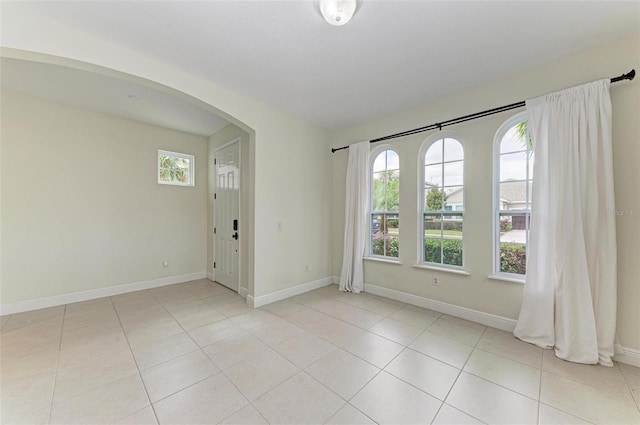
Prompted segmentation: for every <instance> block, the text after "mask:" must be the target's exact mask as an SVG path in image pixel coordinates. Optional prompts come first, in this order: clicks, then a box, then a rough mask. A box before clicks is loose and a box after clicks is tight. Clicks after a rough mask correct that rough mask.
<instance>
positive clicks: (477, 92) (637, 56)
mask: <svg viewBox="0 0 640 425" xmlns="http://www.w3.org/2000/svg"><path fill="white" fill-rule="evenodd" d="M472 65H473V64H470V66H469V72H473V66H472ZM631 68H636V70H640V40H638V38H637V37H636V38H631V39H625V40H619V41H617V42H616V43H613V44H611V45H606V46H601V47H599V48H597V49H593V50H591V51H587V52H583V53H581V54H578V55H574V56H571V57H567V58H564V59H562V60H560V61H557V62H554V63H550V64H547V65H545V66H541V67H539V68H536V69H531V70H529V71H526V72H523V73H520V74H518V75H515V76H513V77H511V78H508V79H504V80H501V81H496V82H495V83H492V84H487V85H484V86H481V87H478V88H476V89H474V90H470V91H466V92H464V93H460V94H457V95H455V96H451V97H448V98H444V99H441V100H439V101H435V102H431V103H428V104H424V105H420V106H418V107H415V108H412V109H409V110H406V111H403V112H400V113H396V114H393V115H389V116H386V117H383V118H380V119H377V120H373V121H371V122H367V123H364V124H362V125H358V126H355V127H353V128H349V129H345V130H343V131H339V132H336V133H335V134H334V135H333V140H332V144H333V146H334V147H339V146H343V145H347V144H350V143H353V142H356V141H360V140H369V139H373V138H376V137H379V136H383V135H387V134H392V133H395V132H399V131H403V130H408V129H412V128H417V127H421V126H423V125H427V124H431V123H433V122H438V121H444V120H446V119H450V118H454V117H457V116H461V115H466V114H470V113H474V112H478V111H481V110H485V109H489V108H492V107H497V106H501V105H504V104H509V103H513V102H517V101H520V100H524V99H526V98H530V97H535V96H538V95H541V94H544V93H546V92H550V91H554V90H559V89H562V88H564V87H568V86H572V85H577V84H581V83H583V82H587V81H591V80H595V79H599V78H603V77H613V76H617V75H620V74H622V73H624V72H628V71H629V70H630V69H631ZM611 93H612V94H611V96H612V101H613V113H614V123H613V124H614V128H613V133H614V134H613V136H614V168H615V185H616V205H617V208H618V210H621V211H622V210H626V211H636V214H628V215H624V216H621V217H618V220H617V238H618V290H619V294H618V308H619V312H618V335H619V337H620V342H621V343H622V344H623V345H624V346H625V347H628V348H631V349H634V350H640V330H639V324H640V309H638V305H640V262H639V261H638V258H639V257H638V252H639V250H640V215H638V214H637V211H638V210H639V208H640V192H639V191H638V187H640V174H638V171H637V170H638V162H639V161H640V143H638V134H640V123H639V120H638V117H639V116H640V115H639V114H640V112H639V111H640V79H639V78H636V79H635V80H634V81H633V82H628V81H627V82H621V83H617V84H615V85H613V86H612V90H611ZM517 112H519V111H510V112H506V113H501V114H498V115H494V116H491V117H487V118H483V119H480V120H476V121H471V122H468V123H465V124H461V125H457V126H453V127H448V128H447V131H450V132H452V133H453V134H455V135H457V136H458V137H459V138H460V140H461V141H462V142H463V143H464V148H465V158H466V164H465V184H466V188H465V190H466V194H465V197H466V202H465V235H464V237H465V257H466V258H465V261H466V268H467V271H468V272H469V273H470V276H460V275H455V274H451V273H444V272H439V271H433V270H424V269H418V268H415V267H413V265H414V264H416V262H417V257H418V254H417V246H418V239H417V238H418V234H419V231H418V223H419V221H418V220H419V214H418V211H419V207H418V201H417V199H418V196H417V191H418V176H419V175H418V161H419V159H418V151H419V149H420V146H421V145H422V143H423V142H424V141H425V140H426V139H427V138H429V137H432V136H433V135H435V134H436V133H437V132H430V133H422V134H419V135H414V136H410V137H405V138H402V139H397V140H395V141H393V142H391V144H392V145H393V146H394V148H395V149H396V150H397V152H398V153H399V154H400V161H401V163H400V164H401V177H400V184H401V191H402V192H401V199H400V202H401V213H400V214H401V228H400V234H401V239H400V261H401V263H402V265H390V264H384V263H379V262H366V264H365V281H366V282H368V283H371V284H375V285H379V286H382V287H385V288H390V289H396V290H399V291H403V292H407V293H410V294H415V295H419V296H422V297H426V298H431V299H434V300H439V301H444V302H447V303H451V304H455V305H458V306H463V307H467V308H472V309H475V310H479V311H482V312H486V313H491V314H496V315H500V316H504V317H508V318H512V319H517V317H518V314H519V310H520V304H521V301H522V285H521V284H518V283H510V282H504V281H496V280H490V279H489V278H488V276H489V275H490V274H491V272H492V208H493V207H492V187H493V184H492V178H493V177H492V173H493V162H492V161H493V158H492V152H493V141H494V137H495V133H496V131H497V130H498V127H500V125H501V124H502V123H503V122H504V121H505V120H506V119H507V118H509V117H510V116H512V115H513V114H515V113H517ZM373 146H375V145H373ZM347 155H348V153H347V152H346V151H340V152H338V153H336V154H334V155H333V158H332V164H333V172H332V174H333V223H334V225H333V271H334V274H336V275H338V274H339V273H340V267H341V264H342V231H343V226H344V218H343V209H344V196H345V190H344V179H345V174H346V159H347ZM433 276H438V278H439V282H440V286H439V287H434V286H432V285H431V279H432V277H433Z"/></svg>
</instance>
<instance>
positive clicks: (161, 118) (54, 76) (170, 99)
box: [0, 58, 229, 136]
mask: <svg viewBox="0 0 640 425" xmlns="http://www.w3.org/2000/svg"><path fill="white" fill-rule="evenodd" d="M0 71H1V72H0V84H2V89H3V90H6V91H9V92H15V93H23V94H26V95H30V96H35V97H39V98H43V99H47V100H50V101H53V102H58V103H63V104H65V105H71V106H76V107H80V108H87V109H91V110H94V111H98V112H104V113H107V114H111V115H117V116H120V117H124V118H127V119H132V120H136V121H141V122H145V123H149V124H153V125H157V126H160V127H166V128H170V129H173V130H178V131H183V132H186V133H192V134H198V135H200V136H210V135H212V134H213V133H215V132H217V131H218V130H220V129H221V128H223V127H224V126H226V125H227V124H228V123H229V122H228V121H227V120H225V119H223V118H221V117H219V116H217V115H215V114H213V113H211V112H209V111H208V110H205V109H203V108H202V107H200V106H197V105H195V104H194V103H191V102H189V101H187V100H184V99H182V98H178V97H176V96H173V95H171V94H168V93H166V92H163V91H160V90H156V89H153V88H149V87H147V86H143V85H140V84H136V83H133V82H131V81H127V80H122V79H118V78H115V77H110V76H106V75H102V74H96V73H93V72H87V71H80V70H76V69H72V68H66V67H62V66H58V65H50V64H43V63H37V62H28V61H23V60H18V59H9V58H0Z"/></svg>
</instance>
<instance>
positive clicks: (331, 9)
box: [313, 0, 362, 26]
mask: <svg viewBox="0 0 640 425" xmlns="http://www.w3.org/2000/svg"><path fill="white" fill-rule="evenodd" d="M313 3H314V5H315V7H316V10H317V11H318V12H320V14H321V15H322V17H323V18H324V19H325V21H327V22H328V23H329V24H331V25H334V26H340V25H344V24H346V23H347V22H349V20H350V19H351V18H352V17H353V15H354V14H355V13H356V10H358V8H359V7H360V4H361V3H362V0H314V1H313Z"/></svg>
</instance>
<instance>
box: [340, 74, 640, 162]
mask: <svg viewBox="0 0 640 425" xmlns="http://www.w3.org/2000/svg"><path fill="white" fill-rule="evenodd" d="M635 76H636V70H635V69H632V70H631V71H629V72H628V73H626V74H622V75H621V76H619V77H615V78H612V79H611V82H612V83H617V82H618V81H623V80H633V79H634V78H635ZM523 106H525V101H524V100H523V101H522V102H516V103H512V104H510V105H504V106H500V107H498V108H493V109H487V110H486V111H482V112H476V113H475V114H469V115H464V116H462V117H458V118H453V119H450V120H447V121H442V122H437V123H433V124H430V125H425V126H424V127H419V128H414V129H413V130H407V131H403V132H400V133H395V134H390V135H388V136H384V137H379V138H377V139H372V140H369V143H378V142H382V141H385V140H391V139H397V138H399V137H405V136H410V135H412V134H417V133H422V132H424V131H429V130H435V129H438V130H442V128H443V127H448V126H450V125H454V124H460V123H463V122H466V121H471V120H475V119H478V118H482V117H487V116H489V115H493V114H498V113H500V112H504V111H509V110H511V109H516V108H522V107H523ZM343 149H349V146H343V147H341V148H331V153H335V152H337V151H341V150H343Z"/></svg>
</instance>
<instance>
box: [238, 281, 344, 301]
mask: <svg viewBox="0 0 640 425" xmlns="http://www.w3.org/2000/svg"><path fill="white" fill-rule="evenodd" d="M334 278H335V277H334V276H330V277H324V278H322V279H318V280H313V281H311V282H306V283H301V284H300V285H296V286H292V287H290V288H286V289H281V290H279V291H275V292H271V293H269V294H265V295H260V296H259V297H254V296H252V295H247V304H249V305H250V306H252V307H253V308H258V307H262V306H263V305H267V304H271V303H274V302H276V301H281V300H284V299H287V298H290V297H293V296H295V295H300V294H304V293H305V292H309V291H313V290H314V289H318V288H322V287H323V286H328V285H331V284H332V283H333V281H334Z"/></svg>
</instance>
